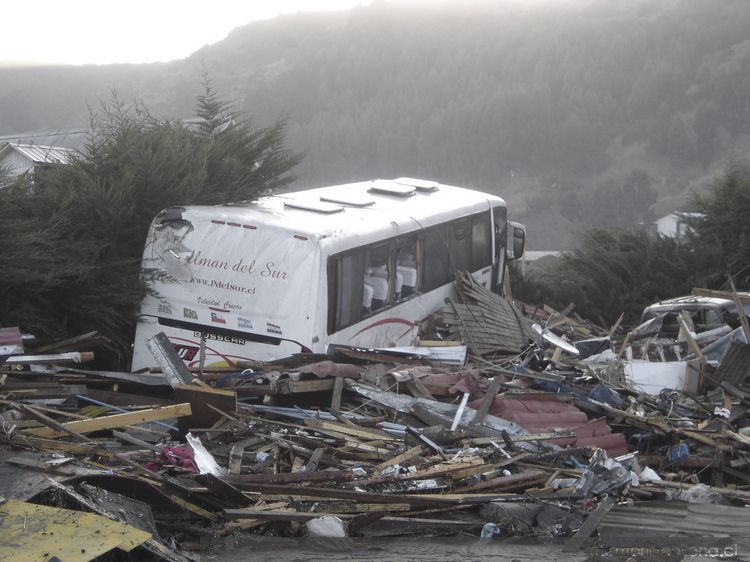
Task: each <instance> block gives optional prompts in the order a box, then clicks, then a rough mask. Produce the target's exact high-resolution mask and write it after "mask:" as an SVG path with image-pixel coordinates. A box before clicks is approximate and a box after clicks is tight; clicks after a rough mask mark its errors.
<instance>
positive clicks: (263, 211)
mask: <svg viewBox="0 0 750 562" xmlns="http://www.w3.org/2000/svg"><path fill="white" fill-rule="evenodd" d="M509 224H510V234H509V230H508V227H509ZM524 238H525V232H524V229H523V227H522V226H521V225H518V224H516V223H508V220H507V209H506V205H505V202H504V201H503V200H502V199H501V198H499V197H496V196H493V195H489V194H486V193H481V192H479V191H473V190H469V189H463V188H460V187H454V186H449V185H442V184H439V183H436V182H432V181H425V180H418V179H413V178H398V179H395V180H372V181H364V182H360V183H352V184H345V185H337V186H331V187H322V188H318V189H310V190H307V191H300V192H296V193H286V194H279V195H273V196H269V197H264V198H261V199H259V200H256V201H246V202H240V203H230V204H225V205H216V206H187V207H171V208H168V209H165V210H163V211H162V212H161V213H159V215H158V216H157V217H156V218H155V219H154V221H153V223H152V225H151V228H150V230H149V234H148V239H147V242H146V247H145V251H144V254H143V264H142V267H143V274H144V276H145V278H146V279H147V281H148V283H149V286H150V294H149V296H147V297H146V298H145V299H144V301H143V302H142V304H141V308H140V314H139V316H138V323H137V329H136V334H135V344H134V350H133V363H132V368H133V370H138V369H141V368H144V367H153V366H155V365H154V363H155V361H154V359H153V357H152V356H151V353H150V352H149V350H148V347H147V346H146V340H147V339H148V338H151V337H152V336H154V335H156V334H157V333H159V332H164V333H165V335H166V336H167V337H168V338H169V339H170V341H171V342H172V343H173V344H174V345H175V347H176V349H177V351H178V354H179V355H180V357H181V358H182V359H183V360H184V361H185V363H186V364H187V365H188V366H189V367H197V366H198V365H199V360H200V355H201V354H200V353H199V350H200V346H201V341H202V340H203V341H204V344H205V350H204V358H203V361H204V366H206V367H209V368H210V367H220V366H229V367H233V366H235V365H236V362H237V361H269V360H273V359H280V358H282V357H288V356H290V355H292V354H294V353H299V352H315V353H325V351H326V346H327V345H328V344H329V343H336V344H344V345H351V346H357V347H389V346H408V345H412V344H413V343H414V342H415V340H416V338H417V336H418V334H419V329H420V325H421V324H422V322H423V321H424V320H425V319H426V318H427V317H428V316H429V315H430V314H432V313H433V312H435V311H436V310H438V309H439V308H440V307H441V306H442V305H443V304H444V301H445V298H446V297H448V296H449V295H450V286H451V283H452V281H453V280H454V279H455V276H454V272H455V271H456V270H468V271H471V272H472V273H473V275H474V277H475V278H476V279H477V280H478V281H479V282H481V283H482V284H483V285H484V286H486V287H487V288H491V289H492V290H494V291H496V292H501V291H502V283H503V277H504V271H505V263H506V260H509V259H517V258H519V257H521V255H522V253H523V246H524ZM509 245H510V247H509Z"/></svg>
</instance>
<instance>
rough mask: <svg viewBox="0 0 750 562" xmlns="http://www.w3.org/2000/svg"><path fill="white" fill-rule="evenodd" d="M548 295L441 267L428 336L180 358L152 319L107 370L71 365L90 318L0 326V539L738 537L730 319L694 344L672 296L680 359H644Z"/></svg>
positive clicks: (741, 419)
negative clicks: (390, 345)
mask: <svg viewBox="0 0 750 562" xmlns="http://www.w3.org/2000/svg"><path fill="white" fill-rule="evenodd" d="M569 308H570V309H569V310H566V311H563V312H562V313H556V312H555V311H551V310H549V309H547V310H545V311H536V312H535V313H534V314H533V315H531V314H530V312H531V311H530V307H527V306H524V305H516V304H514V303H512V302H509V301H506V300H504V299H501V298H500V297H497V296H496V295H493V294H491V293H489V292H487V291H486V290H484V289H483V288H481V287H480V286H476V285H475V284H473V283H472V282H471V281H470V278H467V277H463V278H460V279H459V280H458V281H457V283H456V298H455V299H453V300H451V301H450V302H448V303H446V306H445V308H444V309H443V310H442V311H441V312H440V314H439V315H438V317H437V318H436V319H435V323H434V325H435V329H436V333H437V334H438V335H437V336H436V338H435V339H434V340H429V341H423V342H421V345H420V346H417V347H415V348H413V349H359V348H351V347H347V346H344V345H339V346H331V348H330V349H329V353H328V354H327V355H326V356H320V355H312V354H300V355H296V356H294V357H291V358H288V359H286V360H281V361H277V362H275V363H266V364H254V365H252V366H242V365H238V366H236V367H235V368H231V369H230V368H227V369H224V370H214V371H207V372H203V373H198V372H193V371H190V370H188V369H187V367H186V366H185V365H184V363H183V362H182V361H180V360H179V358H178V357H177V355H176V353H174V350H173V348H172V347H171V346H170V345H169V342H168V341H166V338H164V337H163V334H161V335H160V337H157V338H153V340H152V341H150V346H151V350H152V353H153V355H154V358H155V359H154V365H155V368H154V369H151V370H150V371H149V372H143V373H120V372H108V371H93V370H85V369H83V368H81V366H80V365H79V363H80V364H83V363H85V362H86V361H88V360H90V359H91V358H92V356H93V353H92V351H91V350H92V349H95V348H96V346H97V345H99V344H100V343H101V338H99V336H97V334H93V333H92V334H86V335H84V336H81V337H79V338H74V339H72V340H66V341H63V342H54V343H48V344H45V345H39V344H37V343H36V342H34V341H33V339H32V338H29V337H28V336H24V335H22V334H21V332H20V331H19V330H18V329H17V328H3V329H0V416H1V418H0V422H1V423H2V429H3V431H2V440H3V443H2V445H3V449H4V453H3V461H4V462H3V463H2V466H0V470H2V471H3V478H1V479H0V482H2V489H0V495H1V496H3V497H2V500H0V501H3V506H2V515H1V516H0V518H1V520H2V521H1V524H2V525H3V528H4V529H7V533H9V535H8V536H12V539H13V540H6V541H3V542H2V543H0V558H1V559H3V560H12V559H13V557H14V556H16V555H17V554H18V551H19V549H21V550H22V551H23V552H24V553H25V554H29V556H30V558H29V559H41V560H48V559H51V558H52V557H53V556H57V557H58V558H59V559H61V560H68V559H75V560H90V559H93V558H95V557H97V556H99V555H101V554H103V553H105V552H108V551H110V550H112V549H114V548H118V549H120V550H123V551H128V552H132V553H134V554H133V556H135V557H134V558H133V559H137V560H141V559H148V557H150V558H151V559H155V560H157V559H163V560H173V561H182V560H193V559H196V558H197V555H198V553H199V552H201V551H203V552H205V551H206V549H208V548H209V547H212V548H213V547H215V546H216V545H217V544H218V545H222V544H226V541H227V540H229V539H230V538H231V537H237V536H238V535H245V534H254V535H263V536H272V537H285V538H295V539H298V540H306V541H313V542H320V543H324V544H325V545H326V546H327V547H328V548H331V547H332V545H335V548H338V549H353V548H355V544H354V541H355V540H363V539H366V538H371V537H393V536H404V535H418V536H422V535H425V534H430V535H456V534H461V535H471V536H475V537H477V540H478V541H481V542H482V543H493V542H496V541H502V540H504V539H506V538H508V537H517V536H526V537H545V538H552V539H560V540H562V539H564V542H563V544H562V546H561V548H562V549H563V550H567V551H576V550H579V549H582V548H584V547H586V546H591V545H592V544H594V545H598V546H599V547H604V548H615V549H616V548H625V547H628V546H632V544H633V542H634V540H635V539H634V537H636V536H637V537H638V540H641V541H652V542H653V544H654V545H657V546H658V545H661V546H664V545H665V541H668V540H676V539H675V537H679V538H680V540H683V541H685V540H688V539H695V538H696V537H702V540H704V541H705V540H706V537H709V538H710V539H711V540H719V539H722V540H724V539H727V540H729V539H734V537H736V536H739V535H743V534H744V533H745V531H746V529H747V524H748V515H747V513H748V512H747V510H746V508H745V506H747V505H750V486H749V484H750V476H748V463H749V462H750V418H748V409H750V361H748V359H750V355H748V354H749V353H750V351H748V349H750V346H748V344H747V341H748V340H747V337H746V336H747V334H748V331H747V322H746V319H745V317H744V315H740V318H741V320H742V323H741V324H742V325H741V326H740V327H739V328H738V329H739V332H738V331H737V330H732V329H730V330H729V331H727V330H722V332H723V333H719V332H716V334H717V337H715V338H708V339H701V338H698V337H696V336H697V335H696V333H695V331H694V330H691V329H690V326H689V324H688V322H687V319H686V318H685V315H680V316H679V318H680V319H682V323H683V324H684V326H683V328H684V329H683V330H681V332H680V334H681V337H682V341H679V342H678V341H677V339H679V338H676V339H675V341H674V342H673V343H674V345H681V344H684V345H685V346H686V347H685V348H684V349H683V350H681V351H680V359H679V360H676V361H667V360H666V358H664V359H665V360H662V358H661V357H658V360H657V361H654V360H653V359H654V358H653V357H650V356H649V353H645V355H643V356H642V357H641V358H640V359H635V358H634V355H633V350H634V349H635V347H634V345H633V344H632V343H631V342H635V341H638V340H639V332H638V329H636V330H633V331H631V332H629V333H627V334H625V333H622V330H621V329H620V328H619V326H615V327H613V328H612V329H611V330H609V331H607V330H604V329H602V328H598V327H596V326H593V325H591V324H590V323H587V322H584V321H582V320H579V319H577V318H576V317H575V316H573V315H571V312H572V307H569ZM538 322H544V324H545V325H544V326H541V325H540V324H539V323H538ZM439 338H443V339H442V340H441V341H438V339H439ZM446 338H448V339H446ZM647 347H648V346H647ZM513 349H515V350H516V352H515V353H512V350H513ZM658 355H659V354H658V353H657V356H658ZM649 359H650V360H649ZM675 363H677V365H675ZM157 366H158V367H157ZM664 372H667V374H666V375H665V374H664ZM643 373H646V375H644V374H643ZM674 373H678V374H680V373H681V376H674ZM657 376H662V377H663V379H662V382H659V380H656V377H657ZM639 377H640V378H639ZM646 379H650V380H648V381H647V382H649V384H644V383H643V381H644V380H646ZM639 381H640V382H639ZM663 381H667V382H668V383H669V384H663ZM657 387H658V388H657ZM654 389H655V390H654ZM718 517H720V518H721V521H722V523H721V524H718V523H717V518H718ZM32 523H33V524H32ZM74 527H75V528H76V529H79V528H80V529H85V531H86V532H85V534H81V533H82V531H81V532H76V533H70V532H69V530H70V529H71V528H74ZM65 529H68V532H66V531H65ZM52 537H54V538H52ZM597 541H598V542H597ZM644 544H645V543H644ZM681 544H684V542H683V543H681ZM82 545H83V546H82ZM73 552H75V555H73V554H71V553H73Z"/></svg>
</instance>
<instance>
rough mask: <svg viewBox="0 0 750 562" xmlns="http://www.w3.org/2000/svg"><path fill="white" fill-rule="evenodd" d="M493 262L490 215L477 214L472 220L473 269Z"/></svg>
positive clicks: (476, 269) (475, 269)
mask: <svg viewBox="0 0 750 562" xmlns="http://www.w3.org/2000/svg"><path fill="white" fill-rule="evenodd" d="M491 263H492V234H491V225H490V216H489V214H487V213H483V214H481V215H478V216H475V217H474V218H473V219H472V221H471V271H478V270H480V269H482V268H483V267H487V266H488V265H490V264H491Z"/></svg>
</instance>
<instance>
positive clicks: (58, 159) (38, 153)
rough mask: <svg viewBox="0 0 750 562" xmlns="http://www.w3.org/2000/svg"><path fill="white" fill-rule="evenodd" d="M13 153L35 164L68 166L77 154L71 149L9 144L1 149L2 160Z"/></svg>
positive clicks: (0, 157)
mask: <svg viewBox="0 0 750 562" xmlns="http://www.w3.org/2000/svg"><path fill="white" fill-rule="evenodd" d="M13 151H15V152H18V153H19V154H21V155H22V156H23V157H25V158H26V159H28V160H30V161H31V162H33V163H34V164H67V163H68V162H70V158H71V156H72V155H73V154H75V152H76V151H75V150H73V149H71V148H63V147H61V146H45V145H42V144H24V143H20V142H9V143H7V144H6V145H5V146H3V147H2V148H0V159H2V158H4V157H5V156H6V155H7V154H9V153H10V152H13Z"/></svg>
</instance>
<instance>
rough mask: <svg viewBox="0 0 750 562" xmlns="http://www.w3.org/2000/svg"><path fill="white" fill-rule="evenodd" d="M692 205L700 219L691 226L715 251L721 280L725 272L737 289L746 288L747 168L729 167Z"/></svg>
mask: <svg viewBox="0 0 750 562" xmlns="http://www.w3.org/2000/svg"><path fill="white" fill-rule="evenodd" d="M694 205H695V208H696V210H698V211H699V212H700V213H702V214H703V218H701V219H695V220H693V221H691V226H692V227H693V229H694V230H695V232H696V234H697V236H698V237H699V238H700V240H701V241H702V242H703V243H704V244H710V245H712V247H713V248H714V249H715V251H716V252H717V253H718V254H719V257H720V260H721V263H722V268H721V270H720V273H721V275H720V276H719V277H720V278H722V279H721V283H723V282H725V281H726V279H727V275H729V276H731V277H733V278H734V279H735V284H736V286H737V288H738V289H750V222H749V221H748V217H750V168H748V167H747V166H733V167H731V168H730V169H729V170H728V171H727V172H726V173H725V174H724V175H723V176H721V177H720V178H719V179H718V180H717V181H716V182H714V184H713V185H712V188H711V190H710V191H709V192H708V193H706V194H704V195H696V196H695V197H694Z"/></svg>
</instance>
